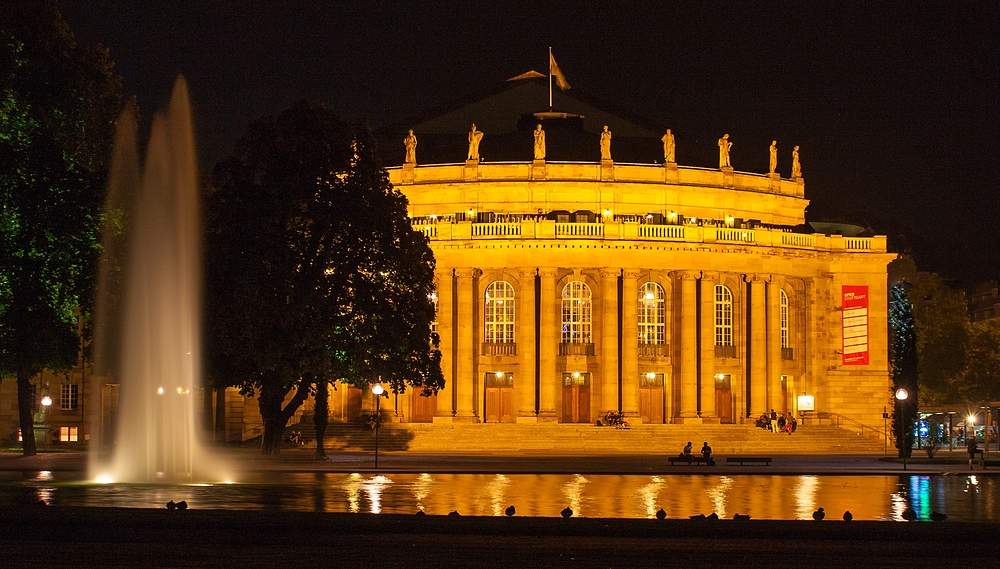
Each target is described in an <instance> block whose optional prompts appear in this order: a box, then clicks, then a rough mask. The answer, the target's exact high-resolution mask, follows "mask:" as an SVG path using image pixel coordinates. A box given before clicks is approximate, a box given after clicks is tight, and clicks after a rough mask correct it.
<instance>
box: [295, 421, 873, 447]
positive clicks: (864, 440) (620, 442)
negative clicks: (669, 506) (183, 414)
mask: <svg viewBox="0 0 1000 569" xmlns="http://www.w3.org/2000/svg"><path fill="white" fill-rule="evenodd" d="M291 429H297V430H299V431H301V432H302V435H303V438H304V439H305V440H306V443H307V445H308V446H313V445H315V444H316V441H315V430H314V429H313V427H312V421H311V417H310V419H309V420H308V421H303V422H302V423H300V424H297V425H291V426H289V429H288V430H291ZM688 441H691V443H692V444H693V445H694V449H695V450H697V449H699V448H701V443H702V442H703V441H708V444H710V445H711V446H712V448H713V450H714V451H715V453H716V454H719V455H733V454H742V455H757V454H759V455H765V456H770V455H815V454H882V452H883V442H882V441H881V440H880V439H875V438H870V437H866V436H861V435H859V434H857V433H855V432H852V431H849V430H846V429H842V428H839V427H835V426H832V425H818V426H817V425H807V426H799V428H798V430H796V431H795V433H794V434H793V435H787V434H776V433H771V432H768V431H764V430H762V429H758V428H755V427H752V426H749V425H639V426H636V427H633V428H631V429H614V428H611V427H597V426H593V425H584V424H579V425H577V424H558V423H543V424H535V425H528V424H461V423H458V424H426V423H423V424H421V423H407V424H401V423H387V424H383V425H382V429H381V432H380V433H379V450H380V451H384V452H399V453H414V454H499V455H519V454H545V455H553V456H559V455H561V456H574V455H617V454H620V455H646V454H650V455H662V456H671V455H675V454H677V453H679V452H680V451H681V449H682V448H683V447H684V445H685V444H686V443H687V442H688ZM326 447H327V450H329V451H346V452H352V451H353V452H362V451H364V452H370V451H373V450H374V449H375V433H374V432H373V431H371V430H367V429H364V428H362V426H361V425H360V424H355V423H331V424H330V425H329V426H328V427H327V431H326Z"/></svg>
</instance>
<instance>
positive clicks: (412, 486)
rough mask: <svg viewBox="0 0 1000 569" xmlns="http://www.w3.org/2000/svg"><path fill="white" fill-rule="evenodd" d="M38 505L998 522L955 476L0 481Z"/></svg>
mask: <svg viewBox="0 0 1000 569" xmlns="http://www.w3.org/2000/svg"><path fill="white" fill-rule="evenodd" d="M38 500H44V501H45V502H46V503H47V504H49V505H53V506H89V507H98V506H101V507H125V508H161V507H163V506H164V504H165V503H166V502H167V501H169V500H173V501H175V502H178V501H180V500H185V501H187V503H188V505H189V506H190V507H191V508H197V509H221V510H284V511H310V512H311V511H317V512H355V513H357V512H361V513H396V514H412V513H414V512H416V511H417V510H424V511H425V512H427V513H428V514H438V515H443V514H447V513H448V512H451V511H452V510H458V511H459V512H460V513H461V514H463V515H478V516H502V515H503V513H504V510H505V509H506V508H507V507H508V506H510V505H513V506H514V507H515V508H516V510H517V515H518V516H558V515H559V512H560V511H561V510H562V509H563V508H565V507H567V506H568V507H570V508H571V509H572V510H573V512H574V516H584V517H610V518H651V517H654V516H655V514H656V511H657V510H659V509H660V508H663V509H664V510H665V511H666V513H667V517H669V518H686V517H688V516H691V515H695V514H708V513H711V512H716V513H717V514H718V515H719V516H720V517H727V518H731V517H732V516H733V514H736V513H740V514H749V515H751V516H753V518H755V519H800V520H801V519H811V518H812V514H813V512H814V511H815V510H816V509H817V508H819V507H823V508H824V509H825V510H826V512H827V516H828V519H840V517H841V516H842V514H843V513H844V511H845V510H850V511H851V513H852V514H853V515H854V519H857V520H902V517H901V514H902V512H903V511H904V510H905V509H906V508H908V507H909V508H912V509H913V510H914V511H915V512H916V513H917V515H918V517H919V518H920V519H928V517H929V516H930V513H931V512H932V511H938V512H944V513H946V514H947V515H948V516H949V519H951V520H958V521H977V522H983V521H991V522H996V521H1000V479H998V478H997V477H994V476H976V475H974V474H955V475H914V476H882V475H854V476H835V475H732V476H728V475H723V476H719V475H660V476H651V475H610V474H596V475H594V474H591V475H585V476H584V475H572V474H565V475H564V474H544V475H532V474H507V475H502V474H497V475H489V474H388V475H371V474H341V473H288V472H280V473H279V472H274V473H259V474H256V475H254V476H253V477H252V478H250V479H249V480H247V481H244V482H240V483H236V484H195V485H176V486H156V485H125V484H94V483H90V482H83V481H81V478H80V475H79V474H76V475H74V474H73V473H64V472H48V471H42V472H31V473H12V472H6V473H2V474H0V507H2V506H8V505H11V504H14V503H25V502H36V501H38Z"/></svg>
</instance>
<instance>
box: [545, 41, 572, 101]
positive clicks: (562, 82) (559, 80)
mask: <svg viewBox="0 0 1000 569" xmlns="http://www.w3.org/2000/svg"><path fill="white" fill-rule="evenodd" d="M549 75H551V76H553V77H555V78H556V85H559V88H560V89H562V90H563V91H565V90H566V89H569V82H568V81H566V76H565V75H563V73H562V71H560V70H559V65H557V64H556V58H555V57H554V56H553V55H552V50H551V49H549Z"/></svg>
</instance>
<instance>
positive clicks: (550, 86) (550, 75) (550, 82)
mask: <svg viewBox="0 0 1000 569" xmlns="http://www.w3.org/2000/svg"><path fill="white" fill-rule="evenodd" d="M549 110H550V111H551V110H552V46H551V45H550V46H549Z"/></svg>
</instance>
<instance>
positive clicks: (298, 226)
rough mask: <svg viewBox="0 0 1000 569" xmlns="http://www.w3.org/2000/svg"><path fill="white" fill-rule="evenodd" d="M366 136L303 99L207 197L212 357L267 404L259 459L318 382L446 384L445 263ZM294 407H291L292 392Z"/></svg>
mask: <svg viewBox="0 0 1000 569" xmlns="http://www.w3.org/2000/svg"><path fill="white" fill-rule="evenodd" d="M406 207H407V202H406V198H405V197H404V196H403V195H402V194H401V193H400V192H398V191H397V190H395V189H394V188H393V187H392V186H391V185H390V184H389V182H388V176H387V175H386V173H385V171H384V170H383V169H382V168H381V166H380V165H379V164H378V162H377V159H376V157H375V149H374V143H373V137H372V135H371V133H370V131H369V130H368V128H367V127H365V126H360V127H352V126H351V125H348V124H347V123H345V122H343V121H342V120H340V119H339V118H337V117H336V116H335V115H334V114H333V113H332V112H331V111H329V110H328V109H327V108H325V107H324V106H323V105H320V104H316V103H307V102H301V103H297V104H294V105H292V106H291V107H289V108H288V109H287V110H285V111H284V112H283V113H282V114H281V115H280V116H278V117H277V118H276V119H264V120H261V121H258V122H256V123H255V124H254V125H252V126H251V128H250V129H249V131H248V133H247V134H246V135H245V136H244V137H243V138H242V139H241V140H240V142H239V144H238V145H237V150H236V153H235V156H234V157H232V158H229V159H227V160H225V161H223V162H220V163H219V164H218V165H217V166H216V168H215V171H214V174H213V189H212V190H211V191H210V195H209V196H208V199H207V211H208V222H207V230H208V238H207V256H208V258H207V259H206V261H207V262H206V273H207V274H206V277H207V288H206V293H207V298H206V307H207V311H208V318H207V341H208V346H207V350H206V352H207V354H208V358H209V361H208V369H209V374H210V377H211V380H212V381H213V382H214V383H215V385H216V386H223V385H235V386H239V387H241V388H242V390H243V391H244V393H253V394H256V395H257V396H258V398H259V402H260V408H261V415H262V417H263V420H264V440H263V443H262V452H263V453H265V454H271V453H275V452H277V451H278V449H279V448H280V442H281V439H280V437H281V435H282V432H283V429H284V426H285V423H286V422H287V420H288V418H289V417H290V416H291V414H292V413H293V412H294V411H295V409H296V408H297V407H298V406H299V405H301V403H302V402H303V401H304V400H305V398H306V397H307V396H308V394H309V390H310V388H311V386H312V385H313V384H315V383H316V382H317V381H322V382H325V381H333V380H340V381H342V382H345V383H349V384H357V385H361V384H368V383H371V382H375V381H379V380H381V381H382V382H383V383H385V384H387V385H389V386H390V387H391V388H392V389H395V390H396V391H403V390H404V389H405V388H406V386H407V385H412V386H420V387H422V388H424V389H427V390H429V391H432V392H433V391H436V390H437V389H438V388H440V387H442V386H443V376H442V374H441V370H440V353H439V352H438V351H437V350H436V349H433V348H431V344H432V340H434V338H432V337H431V332H430V323H431V321H432V320H433V317H434V308H433V304H432V303H431V300H430V298H429V296H430V293H431V290H432V286H433V281H432V279H433V270H434V259H433V256H432V254H431V251H430V247H429V246H428V244H427V240H426V237H424V236H423V235H422V234H421V233H419V232H415V231H413V230H412V229H411V227H410V223H409V218H408V217H407V213H406ZM293 391H294V395H293V396H292V398H291V399H290V400H289V401H288V402H287V403H286V404H285V405H284V407H282V404H283V402H284V401H285V398H286V396H287V395H288V394H289V393H291V392H293Z"/></svg>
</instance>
